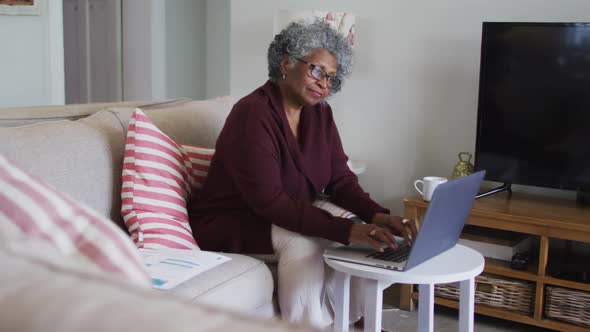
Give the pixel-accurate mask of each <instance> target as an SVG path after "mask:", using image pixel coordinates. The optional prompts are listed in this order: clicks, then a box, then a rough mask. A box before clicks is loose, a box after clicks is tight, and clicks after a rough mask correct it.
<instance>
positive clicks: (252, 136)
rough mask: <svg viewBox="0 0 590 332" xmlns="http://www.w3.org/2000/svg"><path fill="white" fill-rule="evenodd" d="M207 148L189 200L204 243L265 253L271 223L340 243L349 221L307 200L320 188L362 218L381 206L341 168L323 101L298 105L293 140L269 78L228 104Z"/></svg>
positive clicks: (346, 234)
mask: <svg viewBox="0 0 590 332" xmlns="http://www.w3.org/2000/svg"><path fill="white" fill-rule="evenodd" d="M215 149H216V151H215V156H214V157H213V160H212V162H211V167H210V169H209V174H208V176H207V179H206V180H205V183H204V185H203V190H202V193H201V194H199V195H198V196H196V197H195V198H194V199H192V201H191V203H190V205H189V214H190V225H191V227H192V231H193V235H194V237H195V239H196V240H197V243H198V245H199V246H200V247H201V248H202V249H204V250H215V251H224V252H238V253H252V254H269V253H273V249H272V243H271V235H270V230H271V224H275V225H277V226H280V227H283V228H285V229H288V230H291V231H293V232H298V233H301V234H304V235H308V236H315V237H322V238H326V239H329V240H332V241H337V242H341V243H344V244H348V238H349V236H350V227H351V225H352V223H351V222H350V221H349V220H347V219H342V218H336V217H332V216H331V215H330V214H329V213H328V212H325V211H323V210H321V209H319V208H316V207H314V206H313V205H312V203H313V201H314V200H315V199H316V196H317V195H318V194H319V193H322V192H324V193H327V194H329V195H330V196H331V200H332V201H333V202H334V203H335V204H338V205H339V206H342V207H344V208H346V209H348V210H350V211H352V212H353V213H355V214H356V215H358V216H359V217H360V218H361V219H363V220H367V221H369V220H371V219H372V217H373V215H374V214H375V213H376V212H385V213H389V211H388V210H387V209H384V208H382V207H381V206H379V205H378V204H377V203H375V202H374V201H373V200H371V199H370V198H369V195H368V194H366V193H365V192H364V191H363V190H362V189H361V187H360V186H359V184H358V179H357V177H356V175H354V173H352V172H351V171H350V169H349V168H348V166H347V164H346V162H347V160H348V157H347V156H346V155H345V154H344V151H343V149H342V143H341V141H340V137H339V135H338V130H337V129H336V125H335V123H334V119H333V117H332V110H331V108H330V106H329V105H328V104H327V103H325V102H322V103H320V104H317V105H313V106H306V107H304V108H303V110H302V111H301V118H300V122H299V142H297V140H296V138H295V136H294V135H293V132H292V131H291V129H290V127H289V124H288V122H287V116H286V114H285V112H284V110H283V103H282V97H281V92H280V89H279V87H278V85H276V83H272V82H267V83H266V84H264V85H263V86H262V87H260V88H258V89H256V90H255V91H254V92H252V93H251V94H250V95H248V96H246V97H244V98H242V99H241V100H240V101H239V102H238V103H236V105H235V106H234V107H233V109H232V111H231V113H230V114H229V116H228V118H227V120H226V122H225V125H224V127H223V129H222V131H221V133H220V135H219V138H218V139H217V144H216V147H215Z"/></svg>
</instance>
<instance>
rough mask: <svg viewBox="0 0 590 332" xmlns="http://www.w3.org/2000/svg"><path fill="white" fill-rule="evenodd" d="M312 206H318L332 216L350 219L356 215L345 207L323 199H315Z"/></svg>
mask: <svg viewBox="0 0 590 332" xmlns="http://www.w3.org/2000/svg"><path fill="white" fill-rule="evenodd" d="M313 206H315V207H317V208H320V209H322V210H324V211H328V212H329V213H330V214H331V215H333V216H334V217H339V218H345V219H351V218H354V217H356V215H355V214H354V213H352V212H350V211H348V210H346V209H343V208H341V207H340V206H338V205H336V204H334V203H332V202H330V201H328V200H325V199H317V200H316V201H315V202H313Z"/></svg>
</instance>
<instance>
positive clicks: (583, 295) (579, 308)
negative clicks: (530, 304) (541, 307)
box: [545, 286, 590, 327]
mask: <svg viewBox="0 0 590 332" xmlns="http://www.w3.org/2000/svg"><path fill="white" fill-rule="evenodd" d="M545 294H546V300H545V315H546V316H547V317H549V318H553V319H557V320H562V321H566V322H568V323H572V324H577V325H581V326H586V327H590V293H588V292H583V291H579V290H573V289H568V288H561V287H554V286H547V287H546V288H545Z"/></svg>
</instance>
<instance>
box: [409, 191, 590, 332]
mask: <svg viewBox="0 0 590 332" xmlns="http://www.w3.org/2000/svg"><path fill="white" fill-rule="evenodd" d="M427 208H428V203H427V202H424V201H423V200H422V199H421V198H420V197H418V196H415V197H408V198H406V199H404V217H405V218H413V219H415V220H417V222H418V224H419V223H420V220H421V219H422V217H423V216H424V214H425V213H426V209H427ZM467 224H468V225H474V226H480V227H487V228H493V229H501V230H506V231H513V232H519V233H524V234H529V235H534V236H537V237H538V238H539V245H538V248H537V249H538V252H539V254H538V257H537V258H536V259H533V260H532V262H531V263H529V266H528V268H527V269H526V270H515V269H511V268H510V263H509V262H506V261H501V260H497V259H491V258H486V264H485V268H484V272H485V273H488V274H493V275H498V276H504V277H508V278H513V279H520V280H527V281H530V282H533V283H535V285H536V288H535V296H534V304H533V306H534V312H533V313H532V314H526V313H518V312H514V311H510V310H504V309H498V308H493V307H489V306H485V305H480V304H477V305H476V306H475V312H476V313H480V314H483V315H488V316H494V317H498V318H502V319H507V320H511V321H516V322H520V323H525V324H530V325H535V326H540V327H545V328H550V329H555V330H559V331H584V332H590V328H587V327H581V326H578V325H574V324H569V323H567V322H562V321H558V320H552V319H549V318H547V317H545V315H544V307H543V305H544V300H545V299H544V296H545V294H544V293H545V286H546V285H552V286H560V287H565V288H570V289H575V290H579V291H585V292H590V284H589V283H584V282H577V281H570V280H564V279H559V278H554V277H551V276H549V275H547V274H546V272H547V265H548V262H549V239H563V240H572V241H578V242H585V243H590V207H589V206H585V207H580V206H577V205H576V203H575V200H571V201H567V200H560V199H552V198H545V197H536V196H530V195H525V194H521V193H513V194H512V196H509V194H508V193H506V192H503V193H498V194H495V195H491V196H488V197H484V198H482V199H479V200H477V201H475V203H474V206H473V209H472V210H471V212H470V215H469V218H468V220H467ZM416 300H417V294H416V293H414V287H413V286H412V285H403V286H402V288H401V294H400V308H402V309H404V310H413V308H414V303H415V301H416ZM435 302H436V303H437V304H440V305H443V306H448V307H454V308H457V302H456V301H453V300H448V299H443V298H438V297H437V298H435Z"/></svg>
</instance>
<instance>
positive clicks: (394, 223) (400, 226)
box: [371, 212, 418, 245]
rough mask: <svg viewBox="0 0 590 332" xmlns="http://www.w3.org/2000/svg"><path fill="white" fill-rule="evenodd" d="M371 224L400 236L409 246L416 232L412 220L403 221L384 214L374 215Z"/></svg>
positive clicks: (400, 218) (397, 217)
mask: <svg viewBox="0 0 590 332" xmlns="http://www.w3.org/2000/svg"><path fill="white" fill-rule="evenodd" d="M371 223H372V224H375V225H377V226H380V227H384V228H387V229H389V230H390V231H391V232H392V233H393V234H396V235H401V236H403V238H404V239H405V240H406V243H407V244H408V245H411V244H412V242H413V241H414V239H415V238H416V234H417V233H418V230H417V228H416V223H415V222H414V220H413V219H404V218H402V217H399V216H391V215H388V214H385V213H381V212H378V213H375V215H374V216H373V219H372V220H371Z"/></svg>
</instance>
